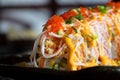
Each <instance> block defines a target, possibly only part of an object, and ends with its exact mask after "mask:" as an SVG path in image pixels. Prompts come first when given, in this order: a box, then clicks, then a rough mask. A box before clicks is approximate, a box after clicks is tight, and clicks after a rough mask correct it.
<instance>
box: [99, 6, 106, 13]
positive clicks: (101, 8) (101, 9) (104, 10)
mask: <svg viewBox="0 0 120 80" xmlns="http://www.w3.org/2000/svg"><path fill="white" fill-rule="evenodd" d="M98 9H99V11H100V12H102V13H106V11H107V7H105V6H98Z"/></svg>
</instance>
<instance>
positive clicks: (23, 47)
mask: <svg viewBox="0 0 120 80" xmlns="http://www.w3.org/2000/svg"><path fill="white" fill-rule="evenodd" d="M107 1H109V0H0V55H6V54H18V53H22V52H26V51H32V48H33V44H34V41H35V39H36V37H37V35H38V34H39V33H40V32H41V31H42V28H43V27H42V26H43V25H44V24H45V23H46V21H47V20H48V18H50V17H51V16H52V15H53V14H62V13H63V12H65V11H66V10H68V9H71V8H77V7H80V6H81V5H83V6H95V5H98V4H99V5H101V4H105V3H106V2H107Z"/></svg>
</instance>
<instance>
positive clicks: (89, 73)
mask: <svg viewBox="0 0 120 80" xmlns="http://www.w3.org/2000/svg"><path fill="white" fill-rule="evenodd" d="M22 61H26V62H29V54H26V53H24V54H21V55H8V56H0V76H4V77H8V78H12V79H15V80H46V79H49V80H120V67H114V66H96V67H91V68H86V69H82V70H79V71H62V70H53V69H43V68H33V67H20V66H15V65H14V64H16V63H19V62H22Z"/></svg>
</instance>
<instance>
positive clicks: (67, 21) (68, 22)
mask: <svg viewBox="0 0 120 80" xmlns="http://www.w3.org/2000/svg"><path fill="white" fill-rule="evenodd" d="M72 22H73V21H72V18H70V19H69V20H66V22H65V23H66V24H71V23H72Z"/></svg>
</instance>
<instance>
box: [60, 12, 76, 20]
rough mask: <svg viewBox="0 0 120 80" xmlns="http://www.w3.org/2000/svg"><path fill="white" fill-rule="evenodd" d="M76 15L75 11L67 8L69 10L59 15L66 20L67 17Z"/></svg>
mask: <svg viewBox="0 0 120 80" xmlns="http://www.w3.org/2000/svg"><path fill="white" fill-rule="evenodd" d="M76 15H77V13H76V12H75V11H74V10H69V11H67V12H65V13H63V14H62V15H61V16H62V17H63V18H64V19H66V20H68V19H70V18H71V17H73V16H76Z"/></svg>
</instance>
